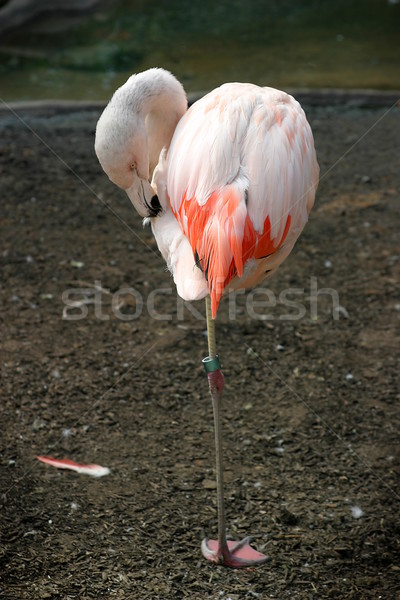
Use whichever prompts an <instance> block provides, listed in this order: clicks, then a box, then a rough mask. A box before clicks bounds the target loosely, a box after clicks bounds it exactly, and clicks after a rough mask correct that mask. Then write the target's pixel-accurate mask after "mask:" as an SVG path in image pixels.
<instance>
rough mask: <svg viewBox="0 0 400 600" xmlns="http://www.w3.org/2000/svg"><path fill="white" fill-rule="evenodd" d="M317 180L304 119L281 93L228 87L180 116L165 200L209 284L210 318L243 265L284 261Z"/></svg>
mask: <svg viewBox="0 0 400 600" xmlns="http://www.w3.org/2000/svg"><path fill="white" fill-rule="evenodd" d="M318 174H319V167H318V164H317V161H316V156H315V150H314V143H313V137H312V133H311V129H310V127H309V125H308V122H307V120H306V117H305V115H304V112H303V110H302V109H301V107H300V105H299V103H298V102H297V101H296V100H294V98H292V97H291V96H289V95H288V94H285V93H284V92H279V91H277V90H274V89H272V88H259V87H258V86H254V85H251V84H238V83H233V84H225V85H223V86H221V87H220V88H218V89H216V90H214V91H213V92H211V93H210V94H208V95H207V96H205V97H204V98H203V99H202V100H200V101H198V102H197V103H195V104H194V105H193V106H192V107H191V108H190V109H189V111H188V112H187V113H186V114H185V115H184V116H183V117H182V119H181V121H180V122H179V124H178V126H177V128H176V130H175V134H174V137H173V139H172V142H171V146H170V149H169V152H168V176H167V193H168V197H169V201H170V205H171V209H172V212H173V214H174V215H175V218H176V219H177V221H178V223H179V225H180V227H181V230H182V231H183V233H184V234H185V236H186V238H187V239H188V241H189V243H190V246H191V249H192V252H193V256H194V260H195V263H196V265H197V266H198V267H199V268H200V269H201V270H202V271H203V273H204V275H205V278H206V280H207V285H208V291H209V293H210V296H211V306H212V313H213V317H215V315H216V312H217V309H218V304H219V301H220V299H221V296H222V294H223V292H224V289H225V288H226V287H227V285H228V284H229V282H230V281H231V280H232V279H234V278H235V277H239V278H240V277H242V276H243V270H244V266H245V265H246V263H247V262H248V261H252V262H257V261H259V260H261V259H265V258H266V257H268V256H271V255H274V254H275V253H277V252H278V250H280V252H281V254H282V256H283V257H285V256H287V254H288V253H289V252H290V249H291V248H292V247H293V244H294V242H295V240H296V239H297V237H298V236H299V234H300V232H301V230H302V229H303V227H304V225H305V223H306V222H307V219H308V213H309V212H310V210H311V208H312V205H313V202H314V197H315V191H316V187H317V184H318ZM284 245H285V246H286V247H287V248H288V252H283V253H282V248H283V246H284ZM282 260H283V258H282ZM279 262H281V260H280V261H279ZM276 266H277V265H274V268H275V267H276ZM265 270H266V269H265V268H264V269H263V271H262V273H263V276H264V277H265ZM253 279H254V278H253ZM252 284H254V281H253V280H252ZM243 287H246V285H244V286H243Z"/></svg>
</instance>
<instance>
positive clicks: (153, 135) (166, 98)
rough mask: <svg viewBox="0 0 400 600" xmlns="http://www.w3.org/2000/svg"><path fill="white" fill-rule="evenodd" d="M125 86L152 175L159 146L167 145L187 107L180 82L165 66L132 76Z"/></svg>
mask: <svg viewBox="0 0 400 600" xmlns="http://www.w3.org/2000/svg"><path fill="white" fill-rule="evenodd" d="M125 86H126V89H125V90H124V96H126V102H127V105H128V106H129V109H130V110H132V111H133V112H134V113H135V114H136V115H137V118H138V120H139V121H140V122H141V124H144V128H145V131H146V136H147V143H148V150H149V171H150V178H151V176H152V173H153V171H154V169H155V167H156V166H157V164H158V161H159V157H160V153H161V151H162V149H163V148H164V147H166V148H168V147H169V145H170V143H171V140H172V136H173V134H174V131H175V128H176V126H177V124H178V122H179V120H180V119H181V117H182V116H183V114H184V113H185V112H186V110H187V99H186V94H185V91H184V89H183V87H182V85H181V84H180V83H179V81H178V80H177V79H175V77H174V76H173V75H172V74H171V73H169V72H168V71H165V70H164V69H149V70H148V71H145V72H144V73H139V74H137V75H132V77H130V78H129V79H128V81H127V82H126V84H125V85H124V86H122V87H123V88H125ZM121 89H122V88H121Z"/></svg>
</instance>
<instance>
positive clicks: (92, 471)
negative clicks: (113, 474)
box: [37, 456, 110, 477]
mask: <svg viewBox="0 0 400 600" xmlns="http://www.w3.org/2000/svg"><path fill="white" fill-rule="evenodd" d="M37 459H38V460H40V462H43V463H45V464H47V465H51V466H52V467H56V469H69V470H71V471H75V472H76V473H82V474H84V475H91V476H92V477H104V475H108V474H109V473H110V469H109V468H108V467H102V466H101V465H93V464H89V465H84V464H81V463H76V462H74V461H73V460H70V459H69V458H60V459H58V458H52V457H51V456H37Z"/></svg>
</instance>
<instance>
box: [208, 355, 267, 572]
mask: <svg viewBox="0 0 400 600" xmlns="http://www.w3.org/2000/svg"><path fill="white" fill-rule="evenodd" d="M205 360H207V359H205ZM207 375H208V383H209V386H210V393H211V399H212V403H213V411H214V428H215V452H216V471H217V507H218V540H208V539H207V538H206V539H204V540H203V542H202V544H201V551H202V553H203V556H204V557H205V558H206V559H207V560H209V561H211V562H214V563H217V564H221V565H224V566H227V567H236V568H238V567H252V566H256V565H261V564H262V563H264V562H265V561H266V560H268V557H267V556H265V555H264V554H261V552H257V550H254V548H252V547H251V546H250V543H249V542H250V539H251V538H249V537H246V538H244V539H243V540H241V541H240V542H235V541H231V540H227V539H226V533H225V508H224V481H223V465H222V433H221V417H220V412H221V411H220V408H221V399H222V391H223V389H224V376H223V374H222V373H221V370H220V369H217V370H215V371H212V372H208V373H207Z"/></svg>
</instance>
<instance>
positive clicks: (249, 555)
mask: <svg viewBox="0 0 400 600" xmlns="http://www.w3.org/2000/svg"><path fill="white" fill-rule="evenodd" d="M250 540H251V538H250V537H246V538H244V539H243V540H241V541H240V542H235V541H233V540H227V542H226V544H227V547H226V548H225V549H223V548H222V549H221V548H220V547H219V544H218V540H208V539H207V538H205V539H204V540H203V541H202V543H201V552H202V554H203V556H204V558H206V559H207V560H209V561H211V562H214V563H217V564H219V565H224V566H225V567H233V568H236V569H238V568H241V567H256V566H257V565H262V564H263V563H265V562H266V561H267V560H268V556H265V554H261V552H257V550H254V548H252V547H251V546H250V543H249V542H250Z"/></svg>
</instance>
